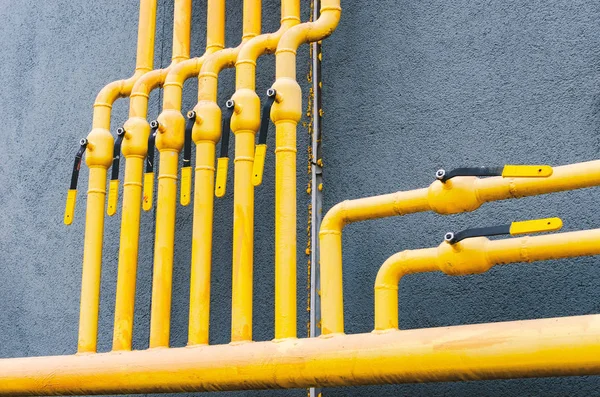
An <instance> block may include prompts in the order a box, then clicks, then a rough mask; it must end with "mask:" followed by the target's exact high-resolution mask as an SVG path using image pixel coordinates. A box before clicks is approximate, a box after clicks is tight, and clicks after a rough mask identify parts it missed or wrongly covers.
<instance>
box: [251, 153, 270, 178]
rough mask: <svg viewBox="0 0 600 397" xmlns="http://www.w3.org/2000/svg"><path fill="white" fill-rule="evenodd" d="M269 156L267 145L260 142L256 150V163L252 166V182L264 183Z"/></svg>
mask: <svg viewBox="0 0 600 397" xmlns="http://www.w3.org/2000/svg"><path fill="white" fill-rule="evenodd" d="M266 156H267V145H266V144H264V143H259V144H258V145H256V151H255V152H254V165H253V166H252V184H253V185H254V186H258V185H260V184H261V183H262V179H263V173H264V170H265V157H266Z"/></svg>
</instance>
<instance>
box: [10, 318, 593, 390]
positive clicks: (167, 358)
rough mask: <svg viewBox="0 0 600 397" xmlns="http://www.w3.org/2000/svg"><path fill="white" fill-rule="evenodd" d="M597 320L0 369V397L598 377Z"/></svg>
mask: <svg viewBox="0 0 600 397" xmlns="http://www.w3.org/2000/svg"><path fill="white" fill-rule="evenodd" d="M599 335H600V315H587V316H577V317H563V318H549V319H541V320H527V321H512V322H503V323H493V324H476V325H461V326H453V327H443V328H428V329H415V330H406V331H389V332H384V333H370V334H358V335H337V336H333V337H332V336H331V335H330V336H328V337H327V336H321V337H318V338H308V339H287V340H284V341H269V342H257V343H245V344H231V345H218V346H196V347H187V348H176V349H151V350H146V351H133V352H113V353H102V354H91V355H78V356H57V357H38V358H17V359H5V360H0V395H7V396H34V395H58V394H62V395H66V394H69V395H84V394H117V393H119V394H137V393H167V392H173V393H180V392H198V391H222V390H242V389H267V388H268V389H273V388H304V387H310V386H327V387H333V386H350V385H367V384H388V383H413V382H446V381H467V380H484V379H506V378H522V377H549V376H575V375H598V374H600V343H598V339H599Z"/></svg>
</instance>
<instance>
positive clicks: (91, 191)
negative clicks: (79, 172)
mask: <svg viewBox="0 0 600 397" xmlns="http://www.w3.org/2000/svg"><path fill="white" fill-rule="evenodd" d="M87 192H88V194H92V193H100V194H106V189H97V188H92V189H88V191H87Z"/></svg>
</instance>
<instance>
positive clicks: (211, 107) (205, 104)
mask: <svg viewBox="0 0 600 397" xmlns="http://www.w3.org/2000/svg"><path fill="white" fill-rule="evenodd" d="M194 111H195V112H196V123H195V124H194V128H193V129H192V139H193V140H194V142H195V143H198V142H200V141H211V142H214V143H217V142H219V140H220V139H221V108H220V107H219V105H217V104H216V103H215V102H213V101H200V102H198V103H197V104H196V106H195V107H194Z"/></svg>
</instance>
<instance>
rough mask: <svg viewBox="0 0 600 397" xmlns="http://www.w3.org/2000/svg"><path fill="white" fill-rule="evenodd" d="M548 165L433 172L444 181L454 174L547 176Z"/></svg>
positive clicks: (468, 168)
mask: <svg viewBox="0 0 600 397" xmlns="http://www.w3.org/2000/svg"><path fill="white" fill-rule="evenodd" d="M552 172H553V170H552V167H551V166H549V165H514V164H507V165H504V166H502V167H461V168H455V169H453V170H451V171H446V170H444V169H440V170H438V171H437V172H436V173H435V177H436V179H438V180H439V181H441V182H446V181H447V180H449V179H452V178H454V177H456V176H501V177H503V178H547V177H549V176H551V175H552Z"/></svg>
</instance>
